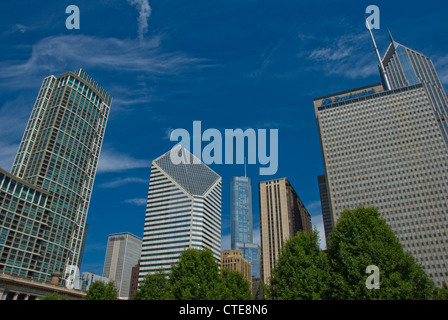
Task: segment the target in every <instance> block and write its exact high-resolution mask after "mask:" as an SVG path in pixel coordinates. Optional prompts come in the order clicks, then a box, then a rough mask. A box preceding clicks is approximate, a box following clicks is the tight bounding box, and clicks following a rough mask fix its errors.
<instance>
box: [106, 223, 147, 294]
mask: <svg viewBox="0 0 448 320" xmlns="http://www.w3.org/2000/svg"><path fill="white" fill-rule="evenodd" d="M141 251H142V239H140V238H139V237H137V236H135V235H133V234H131V233H128V232H124V233H114V234H111V235H109V240H108V242H107V249H106V258H105V260H104V270H103V277H106V278H108V279H109V280H111V281H113V282H114V285H115V287H116V288H117V290H118V297H120V298H122V299H127V298H128V297H129V289H130V286H131V275H132V268H133V267H134V266H135V265H136V264H137V263H138V261H139V259H140V254H141Z"/></svg>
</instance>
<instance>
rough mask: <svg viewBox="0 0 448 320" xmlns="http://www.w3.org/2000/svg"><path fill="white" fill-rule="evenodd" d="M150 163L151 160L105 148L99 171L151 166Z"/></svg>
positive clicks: (102, 152)
mask: <svg viewBox="0 0 448 320" xmlns="http://www.w3.org/2000/svg"><path fill="white" fill-rule="evenodd" d="M150 165H151V163H150V161H147V160H141V159H135V158H133V157H132V156H129V155H127V154H123V153H119V152H116V151H113V150H109V149H104V148H103V150H102V151H101V155H100V159H99V162H98V168H97V173H105V172H117V171H124V170H130V169H138V168H149V167H150Z"/></svg>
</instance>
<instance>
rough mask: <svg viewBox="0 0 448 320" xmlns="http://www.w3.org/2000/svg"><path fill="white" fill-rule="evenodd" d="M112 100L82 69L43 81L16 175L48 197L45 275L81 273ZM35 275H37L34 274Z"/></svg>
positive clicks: (17, 163)
mask: <svg viewBox="0 0 448 320" xmlns="http://www.w3.org/2000/svg"><path fill="white" fill-rule="evenodd" d="M111 100H112V98H111V97H110V95H109V94H108V93H107V92H106V91H104V89H102V88H101V87H100V86H99V85H98V84H97V83H96V82H95V81H94V80H93V79H92V78H91V77H90V76H89V75H87V74H86V73H85V72H84V71H83V70H82V69H79V70H77V71H76V72H74V73H72V72H67V73H64V74H62V75H61V76H60V77H59V78H56V77H54V76H49V77H46V78H45V79H44V80H43V83H42V86H41V89H40V91H39V93H38V96H37V99H36V102H35V104H34V108H33V110H32V112H31V116H30V118H29V121H28V124H27V126H26V129H25V132H24V135H23V137H22V141H21V143H20V146H19V149H18V152H17V155H16V158H15V160H14V163H13V166H12V170H11V173H12V174H13V175H14V176H17V177H18V178H19V179H22V180H23V181H26V182H27V183H29V184H31V185H33V186H36V187H37V188H40V189H42V190H45V191H46V192H48V194H49V195H50V196H51V202H48V207H47V209H48V212H47V213H48V218H47V219H46V231H45V233H44V236H43V237H42V239H41V242H45V247H46V250H47V251H48V252H51V254H48V255H45V257H44V258H43V261H42V266H43V269H42V270H46V271H45V273H46V274H47V276H46V278H47V279H48V280H49V279H50V274H51V273H52V272H64V270H65V267H66V266H75V267H79V266H80V263H81V258H82V257H81V254H82V250H83V245H84V241H85V228H86V219H87V211H88V207H89V203H90V197H91V193H92V188H93V182H94V178H95V173H96V167H97V164H98V158H99V155H100V149H101V145H102V141H103V137H104V133H105V128H106V122H107V118H108V114H109V108H110V104H111ZM29 272H30V273H31V274H32V273H33V271H32V270H29Z"/></svg>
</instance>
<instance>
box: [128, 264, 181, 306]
mask: <svg viewBox="0 0 448 320" xmlns="http://www.w3.org/2000/svg"><path fill="white" fill-rule="evenodd" d="M172 299H174V296H173V292H172V290H171V284H170V280H169V279H168V277H167V276H166V274H165V273H163V272H162V271H159V272H156V273H154V274H147V275H146V276H145V278H144V279H143V282H142V283H141V284H140V286H139V288H138V290H137V292H136V293H135V300H172Z"/></svg>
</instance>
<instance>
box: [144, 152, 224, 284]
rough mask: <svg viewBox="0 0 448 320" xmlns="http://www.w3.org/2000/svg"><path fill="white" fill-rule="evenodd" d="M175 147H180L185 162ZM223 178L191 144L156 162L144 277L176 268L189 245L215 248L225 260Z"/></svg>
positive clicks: (150, 192) (147, 221) (216, 254)
mask: <svg viewBox="0 0 448 320" xmlns="http://www.w3.org/2000/svg"><path fill="white" fill-rule="evenodd" d="M171 152H179V153H178V155H179V156H180V157H181V158H182V162H181V163H179V164H175V163H173V161H172V159H171V155H170V153H171ZM221 188H222V184H221V177H220V176H219V175H218V174H217V173H215V172H214V171H213V170H211V169H210V168H209V167H208V166H206V165H205V164H204V163H202V162H201V161H200V160H199V159H198V158H196V157H195V156H194V155H192V154H191V153H190V152H189V151H188V150H186V149H173V150H171V151H168V152H167V153H165V154H163V155H162V156H160V157H158V158H157V159H155V160H154V161H153V162H152V166H151V177H150V181H149V189H148V202H147V206H146V217H145V225H144V231H143V245H142V254H141V262H140V272H139V281H142V280H143V277H144V276H145V275H146V274H148V273H154V272H157V271H159V270H162V271H164V272H170V271H171V266H172V265H173V264H175V263H177V261H178V259H179V255H180V254H181V253H182V252H183V251H184V250H186V249H188V248H197V249H203V248H208V249H210V250H211V252H212V254H213V256H214V257H215V258H216V260H217V261H219V260H220V259H221Z"/></svg>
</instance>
